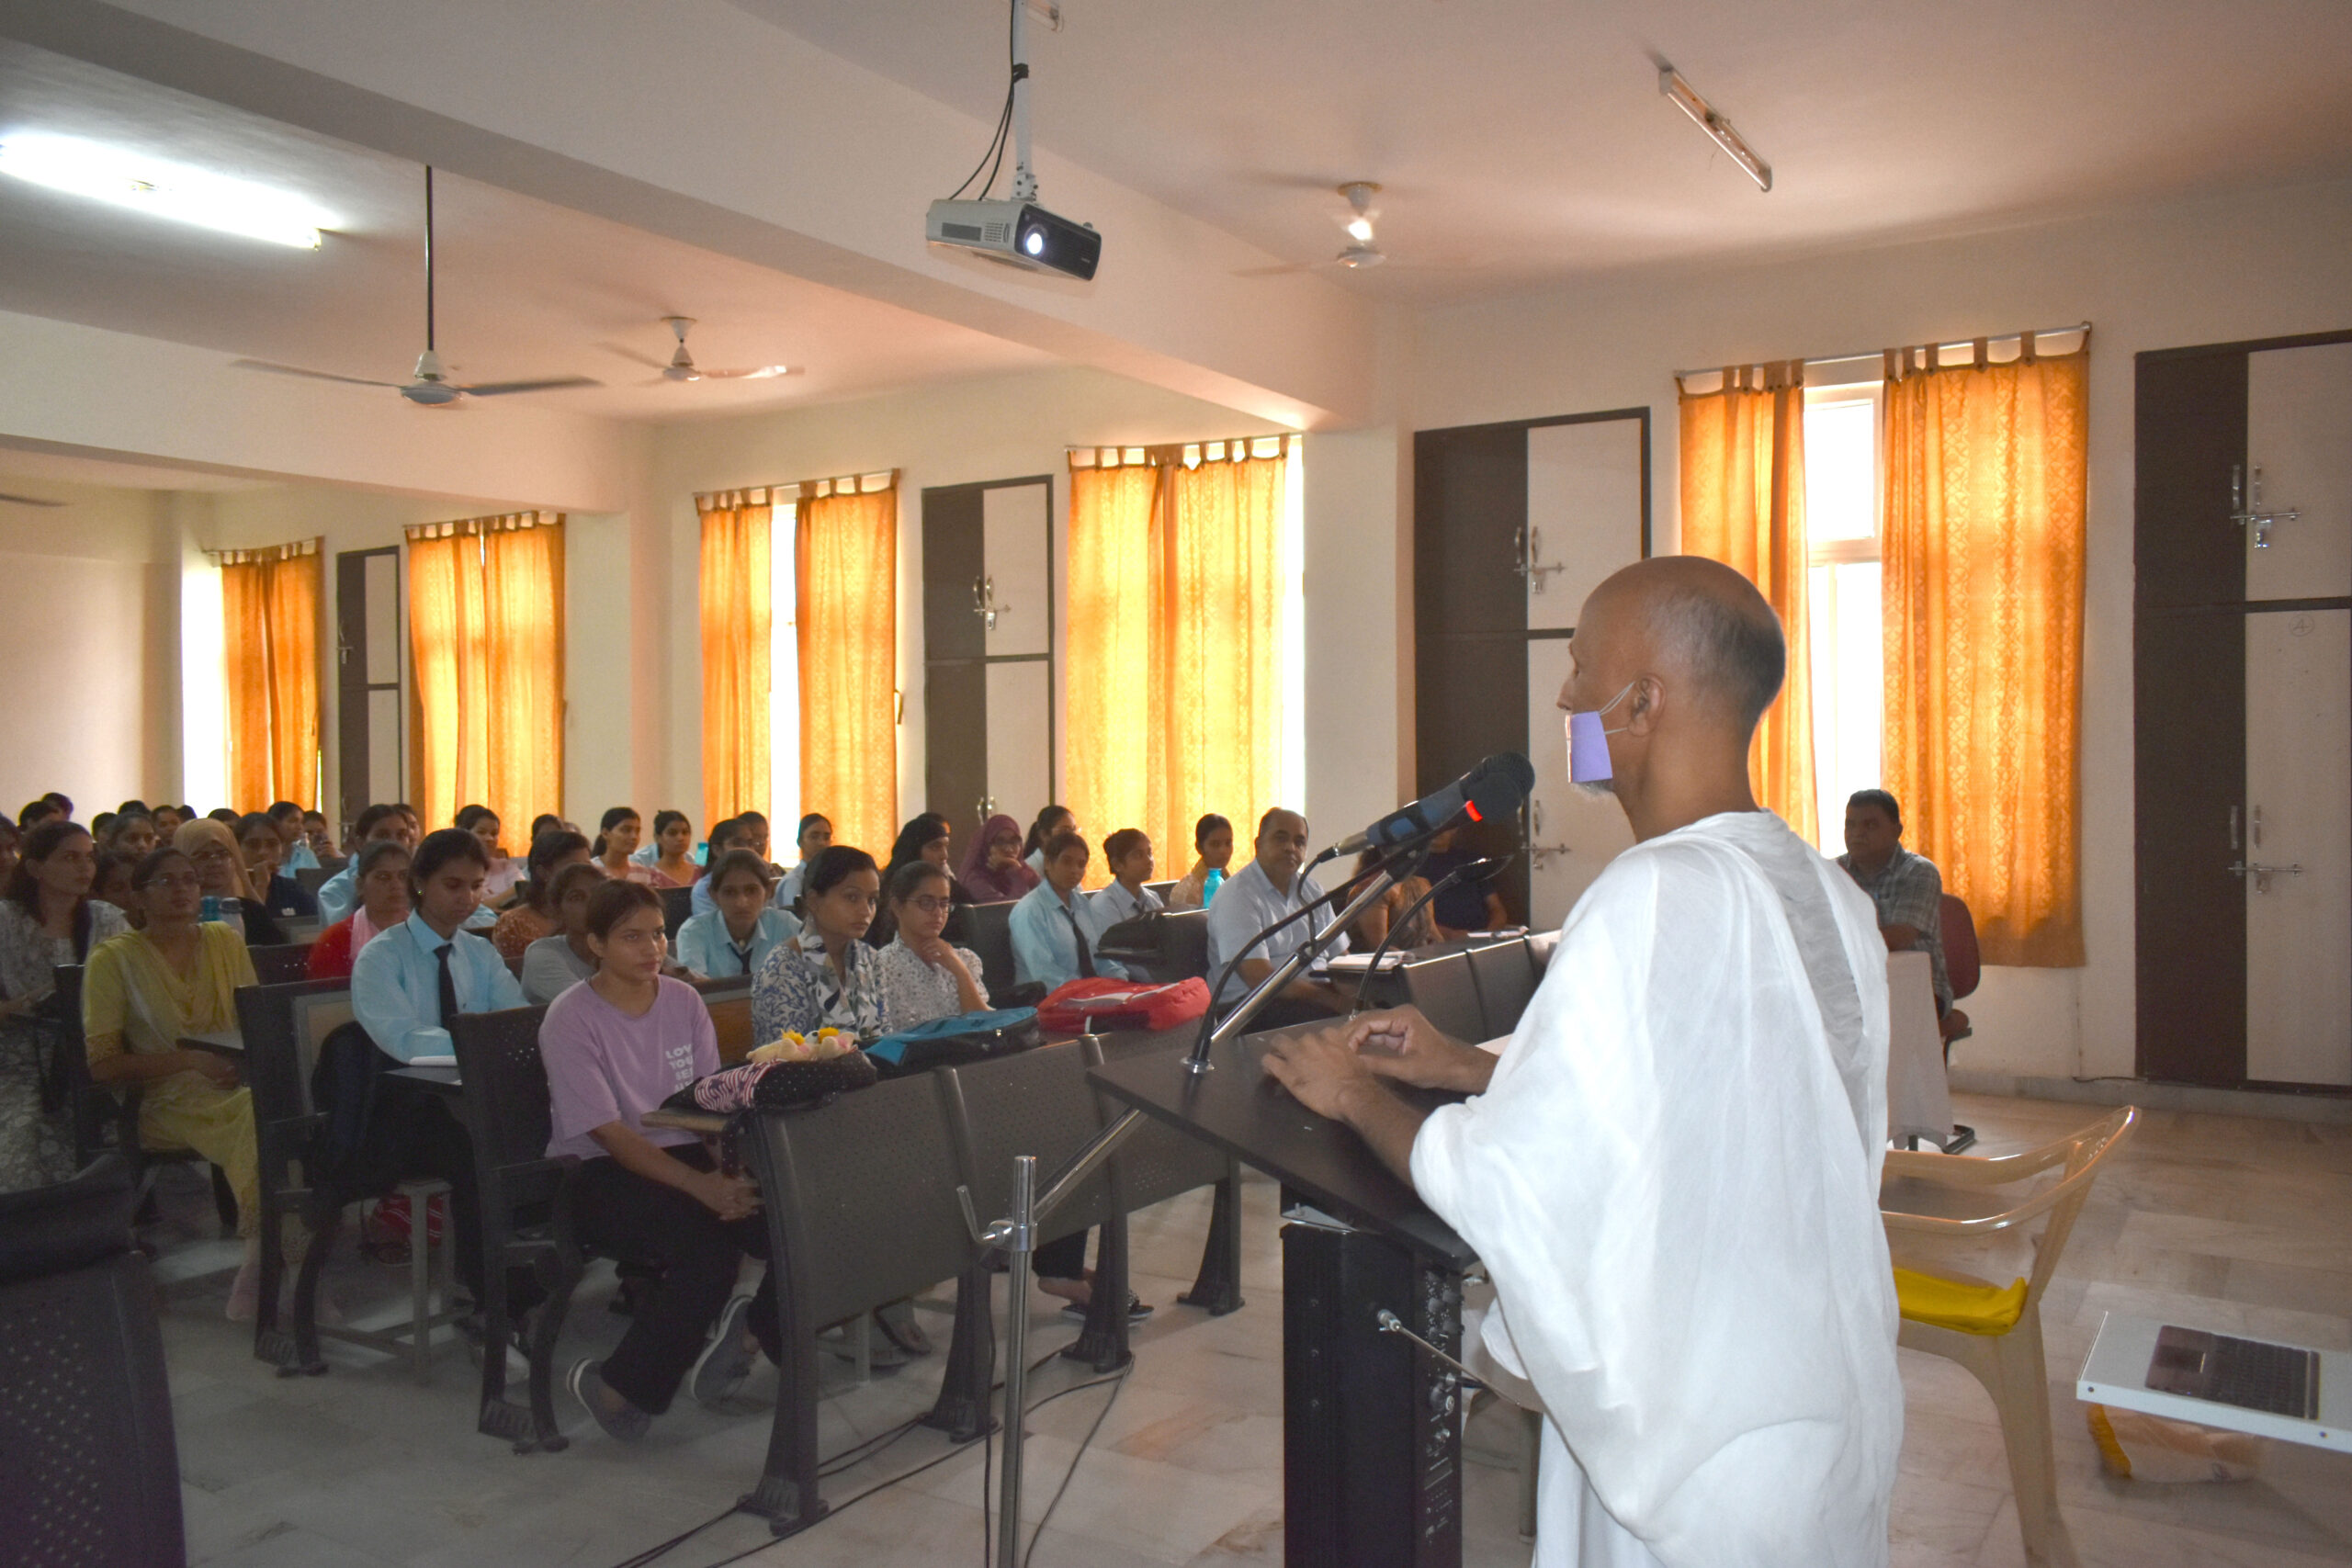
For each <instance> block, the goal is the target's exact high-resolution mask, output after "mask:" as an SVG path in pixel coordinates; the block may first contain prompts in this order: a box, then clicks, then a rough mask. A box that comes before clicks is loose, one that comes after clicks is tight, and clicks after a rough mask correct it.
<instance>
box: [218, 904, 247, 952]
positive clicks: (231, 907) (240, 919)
mask: <svg viewBox="0 0 2352 1568" xmlns="http://www.w3.org/2000/svg"><path fill="white" fill-rule="evenodd" d="M218 919H220V923H221V924H222V925H224V926H227V927H228V928H229V929H230V930H231V931H235V932H236V933H237V940H238V941H239V942H243V941H244V940H245V907H244V906H243V904H240V903H239V902H237V900H235V899H234V898H223V899H221V900H220V915H219V917H218Z"/></svg>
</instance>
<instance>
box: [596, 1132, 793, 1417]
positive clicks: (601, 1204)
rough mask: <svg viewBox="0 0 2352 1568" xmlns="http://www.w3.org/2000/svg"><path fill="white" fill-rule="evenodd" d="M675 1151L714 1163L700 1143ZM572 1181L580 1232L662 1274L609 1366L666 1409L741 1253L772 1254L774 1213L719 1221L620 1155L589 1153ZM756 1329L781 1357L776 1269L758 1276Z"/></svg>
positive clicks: (694, 1162)
mask: <svg viewBox="0 0 2352 1568" xmlns="http://www.w3.org/2000/svg"><path fill="white" fill-rule="evenodd" d="M669 1153H670V1154H671V1156H673V1157H674V1158H676V1159H679V1160H681V1161H684V1163H685V1164H687V1165H691V1166H693V1167H695V1168H696V1169H698V1170H708V1169H710V1168H711V1159H710V1155H709V1152H708V1151H707V1150H706V1149H705V1148H704V1147H703V1146H702V1145H700V1144H679V1145H673V1146H672V1147H671V1148H670V1150H669ZM573 1180H574V1181H575V1183H576V1186H575V1188H574V1203H573V1210H572V1213H573V1214H574V1215H575V1224H577V1225H578V1227H579V1231H580V1239H581V1240H582V1241H583V1242H585V1243H587V1244H588V1245H589V1246H590V1247H594V1248H595V1249H596V1250H597V1251H599V1252H602V1253H605V1254H606V1255H608V1256H610V1257H613V1258H620V1259H622V1260H623V1261H625V1262H629V1263H639V1264H644V1265H646V1266H647V1267H649V1268H650V1269H653V1270H654V1271H655V1272H656V1273H657V1274H658V1275H659V1276H660V1281H659V1283H658V1284H657V1285H656V1287H655V1288H654V1290H653V1292H651V1294H650V1298H649V1299H647V1300H646V1301H644V1302H643V1303H641V1304H640V1305H639V1308H638V1310H637V1314H636V1316H635V1317H634V1318H632V1319H631V1320H630V1323H629V1328H628V1333H627V1334H625V1335H623V1336H621V1342H620V1345H619V1346H618V1347H617V1348H616V1349H615V1350H614V1351H613V1353H612V1354H611V1355H610V1356H607V1357H605V1368H604V1380H605V1384H606V1385H607V1386H608V1387H610V1388H611V1389H612V1390H613V1391H614V1392H615V1393H618V1394H620V1396H621V1397H622V1398H624V1399H626V1400H628V1402H629V1403H630V1404H634V1405H636V1406H637V1407H638V1408H639V1410H642V1411H645V1412H646V1413H647V1414H649V1415H653V1416H659V1415H661V1414H662V1412H663V1411H665V1410H667V1409H669V1408H670V1400H671V1398H672V1396H673V1395H674V1394H675V1393H677V1392H678V1383H679V1381H680V1380H681V1379H683V1378H684V1376H685V1375H686V1371H687V1369H688V1368H690V1367H692V1366H693V1365H694V1364H695V1357H696V1356H699V1355H700V1354H702V1348H703V1345H704V1343H705V1342H706V1341H707V1339H708V1338H709V1337H710V1325H712V1324H713V1323H715V1322H717V1321H718V1314H719V1311H720V1309H721V1308H723V1307H725V1306H726V1304H727V1298H728V1297H729V1295H731V1294H732V1293H733V1292H734V1290H735V1279H736V1273H737V1270H738V1269H739V1268H740V1267H741V1262H742V1259H743V1258H744V1256H745V1255H746V1254H748V1255H750V1256H751V1257H753V1258H766V1257H767V1255H768V1229H767V1221H766V1219H765V1218H764V1217H763V1216H762V1215H759V1214H753V1215H752V1216H751V1217H750V1218H748V1219H741V1220H722V1219H720V1218H719V1217H718V1215H717V1214H714V1213H711V1212H710V1211H709V1210H708V1209H707V1208H705V1207H704V1206H703V1205H702V1204H701V1203H700V1202H698V1201H695V1199H693V1198H690V1197H688V1196H687V1195H686V1194H684V1192H681V1191H679V1190H677V1189H676V1188H674V1187H664V1186H662V1183H660V1182H658V1181H650V1180H648V1179H646V1178H644V1177H642V1176H639V1175H638V1174H637V1173H636V1172H634V1171H632V1170H628V1169H626V1168H623V1167H622V1165H621V1163H620V1162H619V1161H618V1160H616V1159H611V1158H602V1159H592V1160H583V1161H582V1162H581V1166H580V1169H579V1172H578V1174H577V1175H576V1176H575V1177H574V1178H573ZM751 1328H752V1333H753V1334H755V1335H757V1336H758V1337H759V1341H760V1348H762V1349H763V1350H765V1351H766V1352H767V1354H768V1359H770V1360H772V1361H774V1360H778V1359H781V1357H782V1353H783V1343H782V1340H781V1339H780V1338H779V1337H778V1335H777V1331H776V1320H775V1276H774V1274H773V1273H769V1274H764V1275H763V1276H762V1277H761V1280H760V1289H759V1293H758V1294H757V1295H756V1296H754V1297H753V1298H752V1317H751Z"/></svg>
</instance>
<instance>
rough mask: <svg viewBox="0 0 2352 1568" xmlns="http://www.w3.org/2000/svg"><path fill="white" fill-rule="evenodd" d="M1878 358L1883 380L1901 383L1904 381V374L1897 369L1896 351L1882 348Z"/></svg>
mask: <svg viewBox="0 0 2352 1568" xmlns="http://www.w3.org/2000/svg"><path fill="white" fill-rule="evenodd" d="M1878 356H1879V375H1880V376H1881V377H1882V378H1883V379H1885V380H1889V381H1900V380H1901V379H1903V375H1902V372H1901V371H1899V370H1897V369H1896V368H1895V365H1894V350H1893V349H1891V348H1882V349H1880V350H1879V351H1878Z"/></svg>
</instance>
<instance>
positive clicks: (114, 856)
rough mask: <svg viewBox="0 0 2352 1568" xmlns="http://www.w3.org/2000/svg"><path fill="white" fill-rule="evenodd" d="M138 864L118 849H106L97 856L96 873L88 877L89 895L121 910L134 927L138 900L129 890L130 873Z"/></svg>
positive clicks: (136, 922) (150, 852) (137, 915)
mask: <svg viewBox="0 0 2352 1568" xmlns="http://www.w3.org/2000/svg"><path fill="white" fill-rule="evenodd" d="M148 853H149V854H153V853H154V852H153V850H150V851H149V852H148ZM141 858H142V859H143V858H144V857H143V856H142V857H141ZM138 864H139V862H138V861H135V860H133V859H131V858H130V855H129V854H127V853H125V852H122V851H120V850H107V851H105V852H103V853H101V854H100V855H99V856H98V869H97V874H96V875H95V876H93V877H92V878H91V879H90V897H93V898H96V899H101V900H103V901H104V902H106V903H108V904H112V905H113V906H114V907H115V908H118V909H119V910H121V911H122V912H123V915H124V917H125V918H126V919H129V920H130V923H131V925H132V926H133V927H134V928H136V927H137V926H138V924H139V912H138V911H139V900H138V899H137V898H136V897H133V896H132V894H131V891H130V874H131V872H132V870H133V869H134V868H136V867H137V866H138Z"/></svg>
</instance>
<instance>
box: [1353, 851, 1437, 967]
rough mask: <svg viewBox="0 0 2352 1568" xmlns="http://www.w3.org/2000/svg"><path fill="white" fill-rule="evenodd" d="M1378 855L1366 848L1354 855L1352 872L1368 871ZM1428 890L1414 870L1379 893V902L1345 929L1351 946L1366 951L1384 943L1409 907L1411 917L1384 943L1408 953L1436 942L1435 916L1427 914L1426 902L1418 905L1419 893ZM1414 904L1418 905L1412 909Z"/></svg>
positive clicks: (1423, 880) (1378, 857) (1427, 884)
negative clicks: (1400, 929) (1354, 870)
mask: <svg viewBox="0 0 2352 1568" xmlns="http://www.w3.org/2000/svg"><path fill="white" fill-rule="evenodd" d="M1380 858H1381V852H1380V851H1378V850H1366V851H1364V852H1363V853H1362V854H1360V855H1358V856H1356V874H1357V875H1359V876H1362V875H1363V874H1365V873H1366V872H1369V871H1370V870H1371V869H1372V868H1373V866H1374V863H1377V862H1378V861H1379V860H1380ZM1429 890H1430V879H1429V878H1428V877H1426V876H1423V875H1420V874H1419V873H1416V874H1413V875H1411V876H1408V877H1407V878H1405V880H1404V881H1402V882H1399V883H1397V885H1396V886H1393V887H1391V888H1389V889H1388V891H1387V892H1385V893H1383V894H1382V895H1381V896H1380V901H1379V902H1378V903H1376V904H1374V905H1373V907H1372V908H1369V909H1366V910H1365V911H1364V912H1363V914H1361V915H1359V916H1357V917H1356V923H1355V924H1354V925H1353V926H1351V927H1350V928H1349V931H1350V934H1351V937H1352V939H1353V942H1354V945H1356V946H1358V947H1361V948H1362V949H1363V951H1364V952H1366V953H1370V952H1372V951H1373V950H1374V949H1375V948H1377V947H1378V946H1379V945H1380V944H1381V943H1382V942H1387V941H1388V937H1389V933H1390V932H1391V931H1395V930H1396V925H1397V920H1399V919H1403V918H1404V914H1405V911H1406V910H1408V909H1412V910H1413V915H1412V919H1411V921H1410V923H1408V925H1407V926H1406V928H1405V929H1404V930H1403V931H1396V940H1395V941H1393V942H1388V945H1389V946H1390V947H1391V948H1393V949H1395V950H1397V951H1398V952H1410V951H1411V950H1412V949H1414V948H1417V947H1427V946H1429V945H1430V943H1432V942H1438V941H1440V940H1441V939H1440V938H1439V936H1438V934H1437V918H1436V917H1435V916H1434V915H1432V914H1430V905H1429V904H1421V896H1422V895H1423V894H1425V893H1427V892H1428V891H1429ZM1436 901H1437V900H1435V899H1431V900H1430V903H1431V904H1433V903H1435V902H1436ZM1416 904H1419V905H1420V908H1418V909H1415V908H1413V907H1414V906H1415V905H1416Z"/></svg>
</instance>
